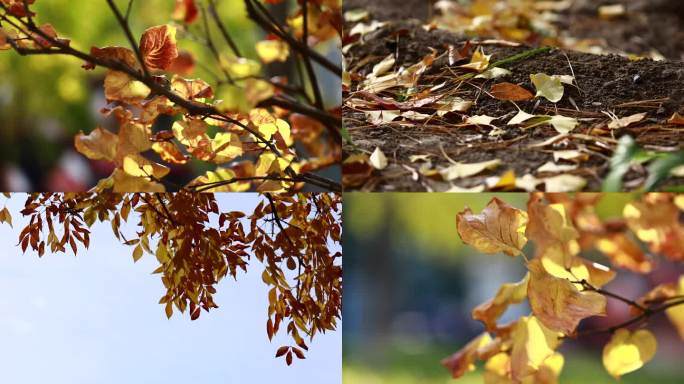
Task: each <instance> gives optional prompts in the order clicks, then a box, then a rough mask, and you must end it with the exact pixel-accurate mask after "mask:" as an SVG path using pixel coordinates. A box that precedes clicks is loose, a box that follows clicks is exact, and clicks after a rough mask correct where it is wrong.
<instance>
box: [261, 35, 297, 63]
mask: <svg viewBox="0 0 684 384" xmlns="http://www.w3.org/2000/svg"><path fill="white" fill-rule="evenodd" d="M255 48H256V51H257V55H259V58H260V59H261V61H263V62H264V63H266V64H269V63H272V62H274V61H280V62H283V61H286V60H287V58H288V57H289V56H290V46H289V45H288V44H287V43H286V42H284V41H282V40H262V41H259V42H257V43H256V46H255Z"/></svg>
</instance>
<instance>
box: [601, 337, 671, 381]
mask: <svg viewBox="0 0 684 384" xmlns="http://www.w3.org/2000/svg"><path fill="white" fill-rule="evenodd" d="M657 349H658V342H657V341H656V338H655V336H653V334H652V333H651V332H650V331H648V330H646V329H640V330H638V331H636V332H634V333H630V331H629V330H627V329H625V328H621V329H618V330H617V331H616V332H615V334H613V337H612V338H611V339H610V342H608V344H606V346H605V347H604V348H603V366H604V367H605V368H606V371H608V373H610V374H611V375H612V376H613V377H615V378H616V379H617V378H620V376H622V375H624V374H626V373H630V372H634V371H636V370H637V369H639V368H641V367H642V366H643V365H644V364H646V363H647V362H648V361H650V360H651V359H652V358H653V356H655V353H656V350H657Z"/></svg>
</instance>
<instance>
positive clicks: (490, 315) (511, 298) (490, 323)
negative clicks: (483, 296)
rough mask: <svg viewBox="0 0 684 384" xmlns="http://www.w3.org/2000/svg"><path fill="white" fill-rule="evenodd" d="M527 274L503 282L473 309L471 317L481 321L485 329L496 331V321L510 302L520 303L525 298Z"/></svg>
mask: <svg viewBox="0 0 684 384" xmlns="http://www.w3.org/2000/svg"><path fill="white" fill-rule="evenodd" d="M528 280H529V274H527V275H525V277H524V278H523V279H522V280H521V281H519V282H517V283H505V284H503V285H501V287H499V290H498V291H497V292H496V295H495V296H494V297H493V298H492V299H490V300H487V301H486V302H484V303H482V304H480V305H478V306H477V307H475V309H473V312H472V316H473V319H475V320H479V321H481V322H482V323H483V324H484V325H485V328H486V329H487V331H489V332H495V331H496V328H497V326H496V321H497V320H498V319H499V317H501V315H502V314H503V313H504V312H506V309H508V306H509V305H511V304H518V303H521V302H522V301H523V300H525V298H527V282H528Z"/></svg>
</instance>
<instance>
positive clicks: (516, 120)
mask: <svg viewBox="0 0 684 384" xmlns="http://www.w3.org/2000/svg"><path fill="white" fill-rule="evenodd" d="M533 117H535V116H534V115H530V114H529V113H527V112H525V111H523V110H522V109H521V110H520V111H518V113H517V114H516V115H515V116H513V118H512V119H510V120H509V121H508V123H506V125H517V124H522V123H524V122H525V121H527V120H529V119H531V118H533Z"/></svg>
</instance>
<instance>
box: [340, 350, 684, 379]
mask: <svg viewBox="0 0 684 384" xmlns="http://www.w3.org/2000/svg"><path fill="white" fill-rule="evenodd" d="M454 351H455V348H451V349H449V348H446V347H444V346H429V347H417V352H415V353H412V352H408V351H407V348H406V346H402V347H400V348H399V347H398V348H392V352H391V354H390V357H389V359H388V361H387V363H386V366H385V368H384V369H382V370H378V369H377V368H375V367H371V366H368V365H367V364H365V363H364V362H362V361H358V360H356V359H355V358H354V357H353V356H349V355H348V354H345V355H344V359H343V360H344V364H343V372H342V383H343V384H390V383H391V384H418V383H420V384H481V383H482V382H483V379H482V375H481V373H480V368H481V367H478V370H476V371H474V372H471V373H468V374H466V375H464V376H463V377H461V378H459V379H458V380H455V379H452V378H451V376H450V375H449V372H448V371H447V370H446V369H445V368H444V367H442V366H441V365H440V364H439V362H440V360H442V359H443V358H444V357H445V356H448V355H449V354H451V353H453V352H454ZM561 351H562V350H561ZM564 355H565V367H564V368H563V373H562V374H561V377H560V381H559V382H560V383H561V384H604V383H605V384H612V383H618V382H619V383H621V384H651V383H653V384H656V383H657V384H681V383H682V382H683V379H682V376H681V371H680V368H679V366H678V364H677V363H676V362H673V361H670V362H667V363H662V362H659V361H658V359H655V360H653V361H651V362H650V363H649V364H647V365H646V366H644V367H643V368H642V369H640V370H638V371H636V372H634V373H630V374H627V375H625V376H623V377H622V378H620V380H619V381H617V380H615V379H613V378H612V377H611V376H610V375H608V373H606V371H605V369H604V368H603V365H602V363H601V352H600V350H596V351H595V353H593V354H587V353H572V352H568V353H564Z"/></svg>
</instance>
